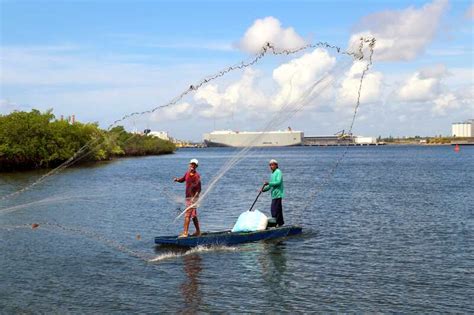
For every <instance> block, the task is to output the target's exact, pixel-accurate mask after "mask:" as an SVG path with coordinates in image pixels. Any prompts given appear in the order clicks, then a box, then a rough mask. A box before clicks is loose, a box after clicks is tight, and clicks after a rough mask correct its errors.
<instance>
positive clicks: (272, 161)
mask: <svg viewBox="0 0 474 315" xmlns="http://www.w3.org/2000/svg"><path fill="white" fill-rule="evenodd" d="M268 164H276V165H278V162H277V160H274V159H271V160H270V162H268Z"/></svg>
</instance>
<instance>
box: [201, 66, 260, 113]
mask: <svg viewBox="0 0 474 315" xmlns="http://www.w3.org/2000/svg"><path fill="white" fill-rule="evenodd" d="M257 75H258V73H257V71H255V70H253V69H251V68H247V69H245V71H244V73H243V75H242V77H241V78H240V80H239V81H237V82H235V83H233V84H231V85H229V86H228V87H227V88H225V90H224V91H222V92H220V91H219V87H218V85H216V84H208V85H205V86H203V87H202V88H200V89H199V90H198V91H196V94H195V95H194V100H195V101H196V102H198V103H201V104H206V105H207V107H205V108H200V109H199V114H200V115H201V116H203V117H206V118H211V117H227V116H230V115H232V114H233V113H234V112H236V111H239V112H245V111H252V110H255V109H257V108H262V107H267V106H269V102H268V101H267V98H266V97H265V95H264V93H263V92H262V91H260V90H258V89H256V88H255V85H256V84H255V79H256V77H257Z"/></svg>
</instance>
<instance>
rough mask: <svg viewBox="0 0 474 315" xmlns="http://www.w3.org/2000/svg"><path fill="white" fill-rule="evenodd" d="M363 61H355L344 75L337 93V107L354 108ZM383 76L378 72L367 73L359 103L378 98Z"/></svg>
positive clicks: (363, 66)
mask: <svg viewBox="0 0 474 315" xmlns="http://www.w3.org/2000/svg"><path fill="white" fill-rule="evenodd" d="M366 66H367V64H366V62H365V61H355V62H354V64H353V65H352V67H351V68H350V70H349V71H348V72H347V73H346V74H345V78H344V79H343V81H342V83H341V86H340V87H339V89H338V92H337V98H336V103H337V105H339V106H341V107H344V106H354V105H355V102H356V101H357V97H358V92H359V86H360V78H361V74H362V72H363V71H364V69H365V68H366ZM382 79H383V75H382V73H380V72H373V71H372V72H367V73H366V74H365V77H364V81H363V84H362V90H361V95H360V102H361V103H371V102H375V101H377V100H378V99H379V98H380V93H381V85H382Z"/></svg>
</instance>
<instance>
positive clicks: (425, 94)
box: [397, 65, 448, 102]
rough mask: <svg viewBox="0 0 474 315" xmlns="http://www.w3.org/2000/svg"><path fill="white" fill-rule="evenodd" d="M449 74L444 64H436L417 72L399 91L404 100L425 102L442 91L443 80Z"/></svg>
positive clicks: (399, 98) (400, 97)
mask: <svg viewBox="0 0 474 315" xmlns="http://www.w3.org/2000/svg"><path fill="white" fill-rule="evenodd" d="M447 74H448V72H447V70H446V67H445V66H444V65H435V66H432V67H428V68H424V69H421V70H420V71H417V72H415V73H414V74H413V75H412V76H411V77H410V78H409V79H408V80H406V81H405V83H404V85H403V86H402V87H401V88H400V90H399V91H398V93H397V98H398V100H400V101H404V102H425V101H429V100H432V99H434V98H436V97H437V96H438V95H439V94H440V93H441V80H442V79H443V78H444V77H445V76H446V75H447Z"/></svg>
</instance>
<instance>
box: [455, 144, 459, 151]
mask: <svg viewBox="0 0 474 315" xmlns="http://www.w3.org/2000/svg"><path fill="white" fill-rule="evenodd" d="M459 150H460V149H459V144H457V143H456V145H455V146H454V152H459Z"/></svg>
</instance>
